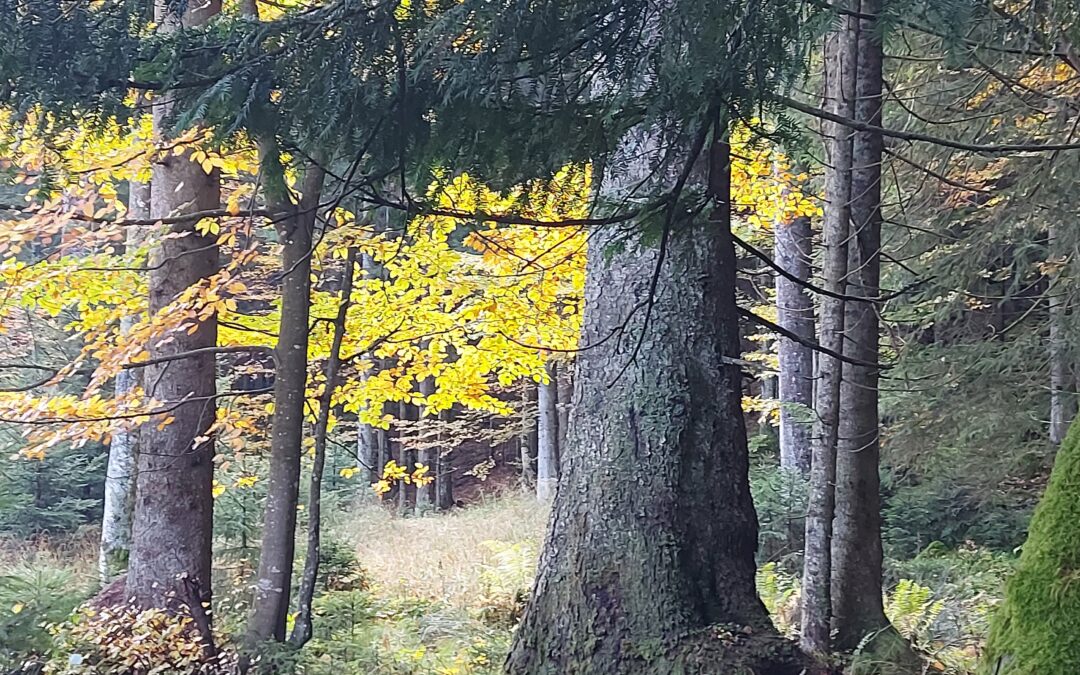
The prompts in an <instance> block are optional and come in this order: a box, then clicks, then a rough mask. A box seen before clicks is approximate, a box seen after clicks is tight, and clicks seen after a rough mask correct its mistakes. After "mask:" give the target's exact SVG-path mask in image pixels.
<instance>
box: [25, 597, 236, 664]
mask: <svg viewBox="0 0 1080 675" xmlns="http://www.w3.org/2000/svg"><path fill="white" fill-rule="evenodd" d="M49 632H50V633H51V634H52V635H53V641H54V644H53V647H52V658H50V660H49V661H48V662H47V663H46V665H45V671H44V672H45V673H46V674H47V675H108V674H115V673H127V674H129V675H157V674H158V673H170V674H176V675H188V674H190V675H194V674H195V673H202V674H207V673H218V672H227V671H228V670H230V669H231V663H232V662H233V661H234V660H235V656H234V655H233V654H232V653H230V652H223V653H222V655H221V658H220V659H219V661H218V662H217V663H215V664H213V666H212V667H211V666H208V665H207V664H206V663H205V660H204V655H203V647H202V644H201V642H200V639H199V632H198V630H197V629H196V628H195V626H194V623H193V621H192V620H191V618H190V617H189V616H186V615H183V614H173V613H169V612H166V611H164V610H160V609H146V610H139V609H136V608H134V607H133V606H130V605H120V606H116V607H107V608H94V607H85V606H84V607H81V608H80V609H79V610H78V611H76V612H75V613H74V614H73V615H72V616H71V617H70V618H69V619H68V620H67V621H64V622H62V623H60V624H55V625H52V626H50V627H49Z"/></svg>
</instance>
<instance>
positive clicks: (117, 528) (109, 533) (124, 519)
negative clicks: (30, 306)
mask: <svg viewBox="0 0 1080 675" xmlns="http://www.w3.org/2000/svg"><path fill="white" fill-rule="evenodd" d="M128 217H130V218H135V219H149V218H150V183H149V182H140V181H131V182H130V183H129V184H128ZM142 240H143V233H142V232H141V231H140V229H139V228H136V227H130V228H128V229H127V241H126V246H127V247H128V248H129V249H131V248H136V247H138V246H140V245H141V244H142ZM134 323H135V318H134V317H130V316H128V317H124V318H123V319H121V320H120V333H121V334H122V335H125V334H127V333H128V332H130V330H131V327H132V325H134ZM140 386H142V374H141V372H140V370H139V369H137V368H130V369H125V370H121V371H120V372H119V373H118V374H117V376H116V382H115V388H116V396H117V398H120V397H123V396H125V395H127V394H130V393H131V392H132V391H134V390H135V389H136V388H138V387H140ZM138 458H139V429H138V428H137V427H136V428H133V429H121V430H118V431H116V432H114V433H113V435H112V439H111V440H110V442H109V462H108V466H107V468H106V470H105V500H104V504H103V506H102V514H101V543H100V547H99V549H98V580H99V581H100V583H101V585H102V586H105V585H106V584H108V583H109V582H110V581H112V579H113V577H115V576H116V575H118V574H120V573H121V572H122V571H123V570H124V569H125V568H126V567H127V562H128V556H129V555H130V549H131V521H132V518H133V516H134V510H135V484H136V472H137V470H138Z"/></svg>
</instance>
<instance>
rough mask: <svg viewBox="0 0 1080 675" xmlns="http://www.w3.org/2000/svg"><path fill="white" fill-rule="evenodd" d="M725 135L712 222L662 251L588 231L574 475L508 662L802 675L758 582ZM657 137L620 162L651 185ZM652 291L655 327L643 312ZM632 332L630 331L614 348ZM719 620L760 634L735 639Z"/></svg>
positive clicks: (680, 229)
mask: <svg viewBox="0 0 1080 675" xmlns="http://www.w3.org/2000/svg"><path fill="white" fill-rule="evenodd" d="M722 138H724V136H721V139H722ZM714 145H715V146H718V147H715V148H714V152H712V153H710V154H712V156H713V161H712V162H711V165H712V169H713V170H712V172H711V173H712V174H713V175H712V176H711V178H712V180H710V186H711V190H712V193H713V194H714V195H716V197H715V200H714V203H715V204H716V209H715V213H714V214H713V215H712V218H711V219H710V220H709V221H708V222H706V223H701V222H697V223H689V222H684V221H679V222H676V223H675V224H674V226H673V227H672V228H671V229H670V231H669V235H668V236H665V237H664V240H665V243H664V248H665V254H664V255H663V256H661V255H660V253H659V251H658V249H657V247H656V245H654V244H650V243H646V241H642V240H639V241H638V242H637V243H636V244H635V243H634V242H629V243H627V244H626V245H625V247H622V248H614V247H611V248H607V247H608V245H609V244H610V243H611V242H612V241H613V240H614V239H615V238H616V237H617V234H616V233H615V232H612V231H610V230H609V231H601V232H597V233H596V235H594V238H593V239H592V240H591V242H590V245H591V246H592V247H593V248H592V249H591V253H592V254H591V255H590V256H589V260H588V268H587V279H588V281H587V283H586V293H585V298H586V299H585V315H584V327H583V335H582V342H583V344H590V345H598V346H597V347H595V348H593V349H589V350H586V351H583V352H581V354H580V355H579V357H578V358H579V364H578V368H579V370H578V379H577V383H576V387H577V389H576V391H575V399H574V400H575V402H576V406H575V408H574V410H573V412H572V416H571V422H570V425H571V429H570V435H569V443H568V447H567V451H566V453H565V457H564V459H565V463H564V467H563V470H564V473H563V476H562V478H561V485H560V489H559V491H558V493H557V494H556V496H555V504H554V507H553V512H552V519H551V523H550V527H549V530H548V536H547V541H546V542H545V545H544V551H543V554H542V555H541V561H540V572H539V575H538V577H537V579H536V583H535V586H534V588H533V592H532V595H531V598H530V602H529V606H528V608H527V610H526V612H525V616H524V618H523V621H522V624H521V626H520V628H519V629H518V630H517V632H516V633H515V635H514V643H513V646H512V649H511V653H510V656H509V658H508V661H507V664H506V671H507V672H508V673H513V674H515V675H518V674H532V673H537V674H539V673H573V674H575V675H581V674H591V673H603V674H608V673H624V674H626V673H657V674H659V673H674V672H686V673H706V672H715V673H736V672H747V673H751V672H753V673H764V672H769V673H775V674H776V675H780V674H782V673H798V672H799V671H800V670H801V669H802V668H801V665H800V664H798V663H796V662H795V661H794V660H791V659H789V656H788V655H787V654H786V652H785V645H784V643H783V642H782V641H779V640H777V639H776V636H775V633H774V632H773V631H772V630H771V624H770V622H769V618H768V615H767V614H766V612H765V609H764V607H763V606H762V604H761V601H760V600H759V599H758V597H757V594H756V592H755V589H754V573H755V564H754V550H755V548H756V546H757V521H756V517H755V514H754V506H753V503H752V501H751V498H750V491H749V485H748V482H749V481H748V475H747V472H748V463H749V460H748V453H747V446H746V430H745V427H744V423H743V416H742V409H741V372H740V370H739V367H738V366H737V365H735V363H734V361H733V359H735V358H737V357H738V356H739V354H740V348H739V322H738V314H737V308H736V305H735V252H734V249H733V247H732V242H731V239H730V230H729V222H730V221H729V219H730V204H729V201H728V197H727V195H728V188H727V181H726V180H724V178H725V177H728V176H729V172H728V169H729V163H728V153H727V151H726V143H724V142H722V141H721V140H718V141H717V142H716V143H715V144H714ZM659 147H660V143H659V140H658V139H657V138H656V137H655V136H654V135H653V134H650V133H644V132H637V133H634V132H632V133H631V135H630V138H629V139H627V140H626V141H625V142H624V146H623V148H622V150H621V152H620V153H619V156H617V157H616V158H615V159H616V160H621V161H619V162H613V163H609V165H608V170H609V172H610V171H611V170H612V169H611V167H612V166H619V167H622V166H626V167H627V170H626V172H625V174H624V175H618V176H616V177H615V178H616V179H618V180H619V181H620V182H621V183H622V185H628V184H632V183H634V182H637V181H640V180H641V178H642V177H643V176H646V175H648V172H649V169H650V167H649V166H648V165H649V164H651V162H650V161H649V160H650V159H652V158H655V157H656V156H657V153H658V152H659V150H658V148H659ZM629 158H634V159H629ZM605 180H606V181H611V179H610V178H605ZM610 186H611V182H609V183H608V186H607V187H606V188H605V189H606V192H607V194H608V195H609V196H613V197H615V199H613V200H612V201H618V199H617V197H618V196H619V191H618V190H617V188H613V187H610ZM607 251H615V252H614V253H610V254H602V252H605V253H606V252H607ZM654 270H658V274H657V276H656V277H655V280H656V282H655V286H654V287H653V284H652V282H651V280H652V278H653V274H654ZM611 289H619V292H618V293H612V292H610V290H611ZM650 296H651V297H652V303H651V311H650V312H649V317H648V320H647V321H646V320H645V317H644V315H643V314H641V313H637V314H635V308H637V307H641V306H642V303H647V302H649V300H648V298H650ZM628 316H631V317H632V318H631V319H630V320H629V322H627V317H628ZM624 325H626V327H627V331H626V336H627V337H626V339H624V340H622V341H617V340H610V341H606V342H605V341H603V337H604V336H607V335H610V334H611V331H613V330H616V329H617V328H618V327H620V326H624ZM639 340H640V342H639ZM598 523H602V524H603V526H602V527H599V526H597V524H598ZM718 624H723V625H724V626H725V627H726V628H725V630H731V631H733V633H734V634H736V635H739V634H740V630H741V629H740V628H739V627H740V626H746V627H748V630H749V631H750V633H749V635H750V636H752V637H747V638H746V639H745V640H741V639H739V638H736V639H734V640H731V641H730V642H725V641H724V640H723V639H722V638H721V637H719V636H718V633H717V632H716V629H715V628H710V626H716V625H718ZM744 635H746V634H744ZM758 640H760V641H761V643H757V642H756V641H758ZM774 640H776V641H775V642H774ZM762 643H767V649H760V650H759V649H756V647H757V646H760V645H761V644H762ZM766 651H768V654H767V655H766V654H765V652H766Z"/></svg>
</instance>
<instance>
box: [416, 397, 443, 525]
mask: <svg viewBox="0 0 1080 675" xmlns="http://www.w3.org/2000/svg"><path fill="white" fill-rule="evenodd" d="M420 393H421V394H423V395H424V396H430V395H432V394H434V393H435V378H432V377H428V378H425V379H424V380H423V381H421V382H420ZM418 412H421V414H422V411H418ZM430 443H431V439H430V438H427V436H426V435H425V436H424V437H423V438H421V439H420V449H419V450H418V451H417V457H416V461H417V462H419V463H420V464H423V465H424V466H426V467H428V471H429V472H434V471H435V470H436V469H437V468H438V467H437V466H436V462H437V461H438V456H439V449H438V447H431V446H430ZM434 506H435V485H434V483H427V484H426V485H417V486H416V513H417V515H423V514H425V513H427V512H428V511H430V510H431V509H432V508H434Z"/></svg>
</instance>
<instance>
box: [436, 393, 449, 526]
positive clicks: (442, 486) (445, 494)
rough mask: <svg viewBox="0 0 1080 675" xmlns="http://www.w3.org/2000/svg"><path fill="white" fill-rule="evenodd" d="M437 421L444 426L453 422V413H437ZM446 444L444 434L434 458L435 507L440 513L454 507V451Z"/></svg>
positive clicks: (446, 411)
mask: <svg viewBox="0 0 1080 675" xmlns="http://www.w3.org/2000/svg"><path fill="white" fill-rule="evenodd" d="M439 419H440V420H441V421H442V422H443V423H444V424H446V423H448V422H451V421H453V419H454V411H453V410H444V411H442V412H441V413H439ZM448 443H449V437H448V435H447V434H444V435H443V443H442V444H441V447H440V448H439V453H438V456H437V457H436V463H437V467H436V469H435V505H436V507H437V508H438V509H439V510H440V511H446V510H448V509H451V508H453V506H454V451H453V448H451V447H449V445H448Z"/></svg>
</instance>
